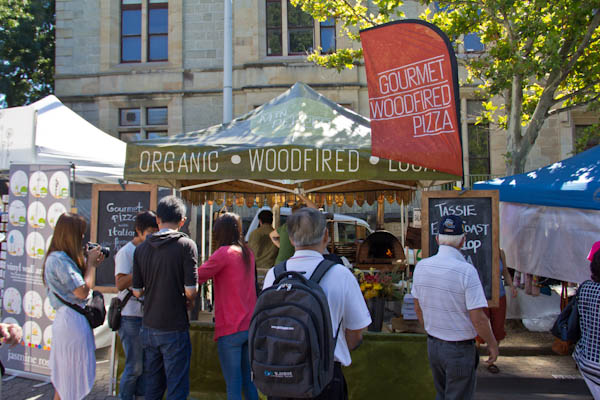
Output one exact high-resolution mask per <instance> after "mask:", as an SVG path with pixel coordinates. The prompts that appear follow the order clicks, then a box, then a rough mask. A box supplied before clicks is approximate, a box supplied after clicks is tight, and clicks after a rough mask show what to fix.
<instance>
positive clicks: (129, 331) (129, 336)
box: [119, 316, 144, 400]
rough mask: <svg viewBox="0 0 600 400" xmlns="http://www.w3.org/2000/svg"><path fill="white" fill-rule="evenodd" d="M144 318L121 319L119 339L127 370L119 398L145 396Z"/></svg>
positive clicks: (121, 382) (123, 375)
mask: <svg viewBox="0 0 600 400" xmlns="http://www.w3.org/2000/svg"><path fill="white" fill-rule="evenodd" d="M141 328H142V317H127V316H122V317H121V327H120V328H119V337H120V338H121V343H122V344H123V350H124V351H125V368H124V369H123V374H121V381H120V382H119V398H120V399H121V400H133V399H135V396H143V395H144V374H143V372H144V349H143V347H142V344H141V343H140V329H141Z"/></svg>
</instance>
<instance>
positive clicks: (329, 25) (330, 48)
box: [321, 18, 335, 54]
mask: <svg viewBox="0 0 600 400" xmlns="http://www.w3.org/2000/svg"><path fill="white" fill-rule="evenodd" d="M333 52H335V19H333V18H327V19H326V20H325V21H323V22H321V53H323V54H330V53H333Z"/></svg>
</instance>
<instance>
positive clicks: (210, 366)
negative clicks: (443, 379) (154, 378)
mask: <svg viewBox="0 0 600 400" xmlns="http://www.w3.org/2000/svg"><path fill="white" fill-rule="evenodd" d="M190 336H191V340H192V362H191V371H190V386H191V392H190V398H191V399H199V400H200V399H202V400H204V399H206V400H218V399H226V398H227V396H226V392H225V381H224V380H223V376H222V375H221V366H220V365H219V356H218V353H217V344H216V342H214V341H213V324H209V323H198V322H193V323H192V326H191V328H190ZM116 348H117V355H116V357H117V358H118V368H117V370H118V371H117V376H120V375H121V372H122V371H123V367H124V364H125V355H124V353H123V349H122V348H121V345H120V343H117V346H116ZM344 375H345V377H346V381H347V382H348V391H349V398H350V399H351V400H363V399H376V400H385V399H399V398H405V399H414V400H418V399H432V398H434V397H435V389H434V387H433V378H432V377H431V371H430V369H429V363H428V360H427V340H426V336H425V335H420V334H403V333H372V332H365V333H364V341H363V344H362V345H361V346H360V348H358V349H357V350H356V351H354V352H352V365H351V366H350V367H348V368H344Z"/></svg>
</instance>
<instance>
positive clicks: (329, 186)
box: [304, 179, 358, 193]
mask: <svg viewBox="0 0 600 400" xmlns="http://www.w3.org/2000/svg"><path fill="white" fill-rule="evenodd" d="M354 182H358V179H351V180H348V181H342V182H336V183H332V184H330V185H324V186H318V187H314V188H312V189H308V190H305V191H304V193H311V192H316V191H317V190H323V189H330V188H332V187H336V186H342V185H346V184H348V183H354Z"/></svg>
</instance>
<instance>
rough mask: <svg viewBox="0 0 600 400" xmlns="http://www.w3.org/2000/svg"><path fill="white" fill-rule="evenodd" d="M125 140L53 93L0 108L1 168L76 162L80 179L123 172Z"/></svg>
mask: <svg viewBox="0 0 600 400" xmlns="http://www.w3.org/2000/svg"><path fill="white" fill-rule="evenodd" d="M125 148H126V144H125V142H123V141H121V140H119V139H117V138H115V137H113V136H111V135H109V134H107V133H105V132H103V131H101V130H100V129H98V128H96V127H95V126H94V125H92V124H90V123H89V122H87V121H86V120H85V119H83V118H81V117H80V116H79V115H78V114H77V113H75V112H73V111H72V110H71V109H69V108H68V107H67V106H65V105H64V104H63V103H61V101H60V100H59V99H58V98H56V97H55V96H52V95H50V96H47V97H45V98H43V99H41V100H39V101H37V102H35V103H33V104H30V105H28V106H23V107H13V108H8V109H4V110H0V170H2V171H7V170H8V169H10V165H11V164H62V165H70V164H74V165H75V172H76V174H75V176H76V180H77V182H81V183H117V182H118V180H119V179H120V178H123V166H124V164H125Z"/></svg>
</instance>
